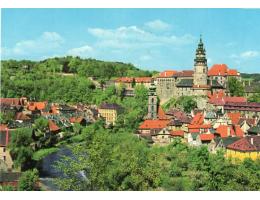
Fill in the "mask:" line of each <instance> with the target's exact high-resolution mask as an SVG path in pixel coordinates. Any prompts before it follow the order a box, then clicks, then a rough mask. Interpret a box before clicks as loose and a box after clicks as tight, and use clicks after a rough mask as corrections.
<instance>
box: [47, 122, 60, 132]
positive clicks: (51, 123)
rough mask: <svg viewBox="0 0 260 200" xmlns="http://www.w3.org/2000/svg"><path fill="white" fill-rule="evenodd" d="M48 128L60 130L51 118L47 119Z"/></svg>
mask: <svg viewBox="0 0 260 200" xmlns="http://www.w3.org/2000/svg"><path fill="white" fill-rule="evenodd" d="M49 129H50V131H51V132H55V131H58V130H60V128H59V127H58V126H57V125H56V124H55V123H54V122H53V121H52V120H49Z"/></svg>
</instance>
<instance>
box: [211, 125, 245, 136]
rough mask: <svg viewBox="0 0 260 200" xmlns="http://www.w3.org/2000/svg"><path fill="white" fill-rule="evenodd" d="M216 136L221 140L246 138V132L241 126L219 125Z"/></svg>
mask: <svg viewBox="0 0 260 200" xmlns="http://www.w3.org/2000/svg"><path fill="white" fill-rule="evenodd" d="M215 135H216V136H219V137H221V138H227V137H240V138H241V137H244V132H243V130H242V129H241V128H240V126H239V125H235V126H233V125H219V127H218V128H217V129H216V132H215Z"/></svg>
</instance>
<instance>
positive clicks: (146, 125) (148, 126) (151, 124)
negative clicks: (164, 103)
mask: <svg viewBox="0 0 260 200" xmlns="http://www.w3.org/2000/svg"><path fill="white" fill-rule="evenodd" d="M169 122H170V121H169V120H160V119H155V120H153V119H148V120H145V121H144V122H143V123H142V124H141V125H140V126H139V128H138V132H139V134H140V135H141V136H144V135H152V132H154V131H155V130H161V129H164V128H166V127H167V126H168V124H169Z"/></svg>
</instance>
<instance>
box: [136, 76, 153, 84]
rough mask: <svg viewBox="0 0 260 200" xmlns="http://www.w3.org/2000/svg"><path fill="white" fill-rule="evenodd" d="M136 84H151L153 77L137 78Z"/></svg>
mask: <svg viewBox="0 0 260 200" xmlns="http://www.w3.org/2000/svg"><path fill="white" fill-rule="evenodd" d="M135 82H136V83H151V82H152V77H137V78H135Z"/></svg>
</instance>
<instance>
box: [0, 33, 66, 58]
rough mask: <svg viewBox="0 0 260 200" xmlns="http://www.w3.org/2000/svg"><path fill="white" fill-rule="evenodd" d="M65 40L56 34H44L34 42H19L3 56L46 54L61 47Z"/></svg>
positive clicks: (7, 49) (6, 50)
mask: <svg viewBox="0 0 260 200" xmlns="http://www.w3.org/2000/svg"><path fill="white" fill-rule="evenodd" d="M63 42H64V40H63V38H62V37H61V36H60V35H59V34H58V33H56V32H44V33H42V34H41V35H40V36H39V37H38V38H36V39H33V40H22V41H19V42H17V43H16V44H15V45H14V47H12V48H6V49H5V51H4V52H3V55H6V56H9V55H11V56H17V55H20V56H24V55H30V54H35V53H46V52H49V51H52V50H54V49H57V48H59V47H61V45H62V43H63Z"/></svg>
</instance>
